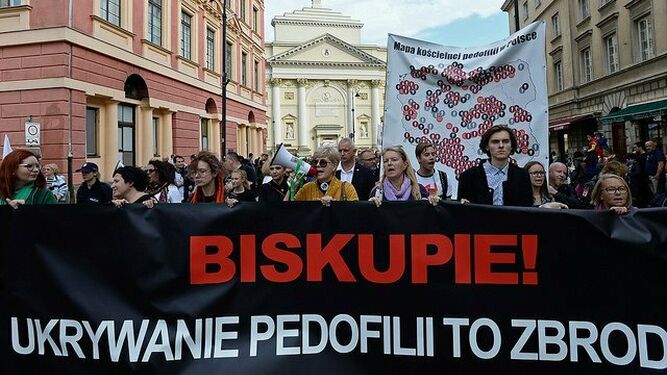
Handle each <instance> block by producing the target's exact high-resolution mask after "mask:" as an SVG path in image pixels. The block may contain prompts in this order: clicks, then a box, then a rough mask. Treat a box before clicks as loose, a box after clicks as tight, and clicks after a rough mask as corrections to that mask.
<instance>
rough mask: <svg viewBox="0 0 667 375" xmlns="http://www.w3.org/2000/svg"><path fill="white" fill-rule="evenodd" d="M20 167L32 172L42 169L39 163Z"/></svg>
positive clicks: (20, 165)
mask: <svg viewBox="0 0 667 375" xmlns="http://www.w3.org/2000/svg"><path fill="white" fill-rule="evenodd" d="M19 167H24V168H25V169H27V170H30V171H31V170H34V169H37V170H39V169H41V166H40V165H39V163H33V164H19Z"/></svg>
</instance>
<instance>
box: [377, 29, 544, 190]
mask: <svg viewBox="0 0 667 375" xmlns="http://www.w3.org/2000/svg"><path fill="white" fill-rule="evenodd" d="M544 33H545V27H544V23H541V22H540V23H533V24H531V25H529V26H527V27H526V28H524V29H522V30H520V31H518V32H517V33H514V34H512V35H511V36H510V37H509V38H507V39H505V40H500V41H497V42H495V43H492V44H490V45H488V46H484V47H478V48H458V47H445V46H441V45H437V44H433V43H429V42H424V41H420V40H416V39H411V38H406V37H401V36H397V35H392V34H390V35H389V39H388V45H387V91H386V95H387V97H386V101H385V102H386V114H385V125H384V140H383V144H384V146H385V147H386V146H392V145H402V146H403V147H404V148H405V150H406V152H407V153H408V155H409V156H410V158H411V163H412V165H413V166H415V169H417V168H419V165H418V163H417V160H416V157H415V155H414V149H415V147H416V145H417V144H419V143H420V142H432V143H434V144H435V146H436V155H437V156H436V164H435V168H436V169H438V170H442V171H444V172H446V173H447V177H448V180H449V185H450V190H449V193H448V194H449V195H452V196H453V197H456V193H457V177H458V176H459V175H460V174H461V173H462V172H463V171H465V170H466V169H468V168H470V167H472V166H475V165H477V164H478V163H479V162H480V161H481V160H483V159H486V158H487V156H486V154H485V153H484V152H483V151H482V150H480V149H479V141H480V137H481V136H482V134H484V132H485V131H486V130H487V129H489V128H490V127H491V126H493V125H501V124H505V125H508V126H509V127H510V128H512V129H513V130H515V131H516V135H517V138H518V140H519V144H518V150H517V152H516V153H515V154H514V155H513V156H512V158H513V159H514V160H516V162H517V163H518V165H519V166H523V165H524V164H525V163H527V162H528V161H531V160H537V161H540V162H542V163H543V164H545V165H546V163H548V160H549V144H548V103H547V83H546V65H545V52H544V43H545V38H544Z"/></svg>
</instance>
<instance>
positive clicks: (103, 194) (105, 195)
mask: <svg viewBox="0 0 667 375" xmlns="http://www.w3.org/2000/svg"><path fill="white" fill-rule="evenodd" d="M76 171H77V172H81V177H82V178H83V183H82V184H81V185H80V186H79V190H77V191H76V203H77V204H105V203H109V202H111V199H113V193H112V191H111V187H109V185H107V184H105V183H104V182H102V181H100V169H99V167H98V166H97V164H95V163H92V162H85V163H83V165H82V166H81V168H79V169H77V170H76Z"/></svg>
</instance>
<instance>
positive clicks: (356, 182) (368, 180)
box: [336, 138, 376, 200]
mask: <svg viewBox="0 0 667 375" xmlns="http://www.w3.org/2000/svg"><path fill="white" fill-rule="evenodd" d="M338 152H340V165H339V166H338V170H337V171H336V178H338V179H339V180H341V181H343V182H349V183H351V184H352V186H354V190H356V191H357V195H358V196H359V200H368V198H370V197H369V195H370V193H371V190H372V189H373V186H375V182H376V181H375V180H374V176H375V174H374V173H373V172H371V171H370V170H369V169H368V168H366V167H364V166H362V165H361V164H359V163H357V162H356V160H355V157H356V155H357V148H356V146H355V145H354V142H353V141H352V139H350V138H343V139H341V140H340V142H338Z"/></svg>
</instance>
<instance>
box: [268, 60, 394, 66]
mask: <svg viewBox="0 0 667 375" xmlns="http://www.w3.org/2000/svg"><path fill="white" fill-rule="evenodd" d="M267 64H269V65H271V66H273V65H293V66H335V67H349V68H386V64H372V63H363V62H358V63H355V62H328V61H271V62H268V61H267Z"/></svg>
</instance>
